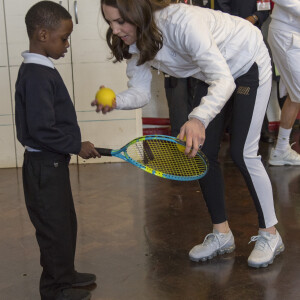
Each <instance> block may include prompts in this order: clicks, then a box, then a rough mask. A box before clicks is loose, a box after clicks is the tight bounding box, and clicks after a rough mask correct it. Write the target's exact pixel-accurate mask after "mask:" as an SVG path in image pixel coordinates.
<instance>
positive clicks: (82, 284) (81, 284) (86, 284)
mask: <svg viewBox="0 0 300 300" xmlns="http://www.w3.org/2000/svg"><path fill="white" fill-rule="evenodd" d="M95 282H96V280H90V281H86V282H79V283H72V287H83V286H88V285H91V284H93V283H95Z"/></svg>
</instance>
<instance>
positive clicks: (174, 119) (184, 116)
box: [165, 75, 200, 136]
mask: <svg viewBox="0 0 300 300" xmlns="http://www.w3.org/2000/svg"><path fill="white" fill-rule="evenodd" d="M198 81H199V80H198V79H195V78H193V77H188V78H175V77H172V76H168V75H165V92H166V98H167V101H168V107H169V118H170V124H171V135H172V136H177V135H178V134H179V132H180V128H181V127H182V125H183V124H184V123H185V122H186V121H187V120H188V115H189V113H190V112H191V111H192V108H193V107H194V102H195V96H196V89H197V85H198ZM199 101H200V99H199Z"/></svg>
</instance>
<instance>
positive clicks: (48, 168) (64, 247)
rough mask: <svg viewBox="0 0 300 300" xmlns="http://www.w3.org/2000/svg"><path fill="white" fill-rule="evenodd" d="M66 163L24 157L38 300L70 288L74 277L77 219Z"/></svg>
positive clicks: (49, 156)
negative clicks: (35, 249)
mask: <svg viewBox="0 0 300 300" xmlns="http://www.w3.org/2000/svg"><path fill="white" fill-rule="evenodd" d="M69 161H70V156H69V155H62V154H56V153H50V152H27V151H26V152H25V154H24V163H23V186H24V195H25V202H26V207H27V210H28V214H29V217H30V220H31V222H32V224H33V226H34V227H35V230H36V239H37V242H38V244H39V248H40V254H41V257H40V263H41V266H42V268H43V272H42V275H41V279H40V294H41V299H42V300H54V299H55V298H56V295H57V294H58V293H59V291H60V290H62V289H64V288H68V287H71V281H72V276H73V273H74V257H75V248H76V236H77V219H76V213H75V208H74V203H73V197H72V191H71V185H70V178H69Z"/></svg>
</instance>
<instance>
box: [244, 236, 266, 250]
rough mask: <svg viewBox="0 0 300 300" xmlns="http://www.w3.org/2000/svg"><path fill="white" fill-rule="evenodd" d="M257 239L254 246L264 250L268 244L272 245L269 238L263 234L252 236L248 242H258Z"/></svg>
mask: <svg viewBox="0 0 300 300" xmlns="http://www.w3.org/2000/svg"><path fill="white" fill-rule="evenodd" d="M256 241H257V243H256V244H255V247H254V248H256V249H258V250H264V249H265V246H266V245H268V246H270V245H269V243H268V240H267V238H265V237H263V236H261V235H255V236H252V237H251V239H250V242H249V243H248V244H250V243H252V242H256Z"/></svg>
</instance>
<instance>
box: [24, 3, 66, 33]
mask: <svg viewBox="0 0 300 300" xmlns="http://www.w3.org/2000/svg"><path fill="white" fill-rule="evenodd" d="M69 19H72V16H71V15H70V14H69V12H68V11H67V10H66V9H65V8H64V7H63V6H61V5H59V4H57V3H55V2H53V1H40V2H38V3H36V4H34V5H33V6H32V7H31V8H30V9H29V10H28V12H27V14H26V16H25V23H26V28H27V33H28V36H29V38H32V36H33V33H34V31H35V30H36V29H37V28H47V29H50V30H52V29H56V28H57V27H58V26H59V25H60V22H61V20H69Z"/></svg>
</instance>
